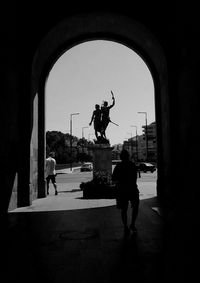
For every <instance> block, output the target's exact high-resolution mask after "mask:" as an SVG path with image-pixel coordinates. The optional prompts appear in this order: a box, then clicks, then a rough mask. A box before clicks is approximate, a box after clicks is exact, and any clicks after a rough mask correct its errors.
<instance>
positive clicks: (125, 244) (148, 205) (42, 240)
mask: <svg viewBox="0 0 200 283" xmlns="http://www.w3.org/2000/svg"><path fill="white" fill-rule="evenodd" d="M56 197H57V196H55V197H54V196H52V198H54V199H55V198H56ZM157 206H158V204H157V199H156V197H154V198H149V199H144V200H141V202H140V211H139V216H138V220H137V228H138V235H137V237H130V238H128V239H124V237H123V227H122V224H121V218H120V211H119V210H118V209H116V206H115V205H114V204H110V205H109V206H104V207H96V208H88V209H72V210H57V211H36V212H32V213H27V212H21V213H9V215H8V218H9V229H8V236H7V240H8V258H9V259H10V261H9V262H10V264H11V266H10V268H9V270H10V271H11V272H8V273H7V275H8V279H9V280H8V281H7V282H9V283H10V282H16V281H17V282H20V283H25V282H29V283H32V282H34V283H35V282H37V283H40V282H41V283H46V282H48V283H61V282H62V283H63V282H67V283H90V282H91V283H94V282H95V283H112V282H122V283H124V282H136V283H138V282H140V283H141V282H142V283H143V282H145V283H146V282H149V283H151V282H152V283H153V282H154V283H155V282H159V283H162V282H164V281H162V278H161V274H162V272H161V271H162V270H161V257H162V228H163V221H162V217H161V216H160V215H159V214H158V213H156V212H155V211H154V210H153V209H152V207H157ZM129 213H130V211H129ZM13 263H14V264H13Z"/></svg>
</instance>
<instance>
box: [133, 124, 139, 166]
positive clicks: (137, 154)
mask: <svg viewBox="0 0 200 283" xmlns="http://www.w3.org/2000/svg"><path fill="white" fill-rule="evenodd" d="M131 127H134V128H135V130H136V132H135V133H136V140H135V142H136V162H138V140H137V126H133V125H131Z"/></svg>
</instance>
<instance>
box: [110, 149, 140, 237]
mask: <svg viewBox="0 0 200 283" xmlns="http://www.w3.org/2000/svg"><path fill="white" fill-rule="evenodd" d="M120 159H121V162H120V163H118V164H117V165H116V166H115V168H114V170H113V174H112V181H113V183H114V184H116V188H117V196H116V203H117V208H118V209H120V210H121V218H122V223H123V225H124V233H125V235H128V234H129V233H130V229H131V231H132V232H133V233H136V232H137V229H136V227H135V222H136V218H137V215H138V209H139V201H140V200H139V190H138V187H137V169H136V166H135V163H134V162H132V161H130V157H129V153H128V151H127V150H125V149H123V150H122V151H121V153H120ZM129 202H130V203H131V206H132V215H131V224H130V227H129V226H128V218H127V211H128V205H129Z"/></svg>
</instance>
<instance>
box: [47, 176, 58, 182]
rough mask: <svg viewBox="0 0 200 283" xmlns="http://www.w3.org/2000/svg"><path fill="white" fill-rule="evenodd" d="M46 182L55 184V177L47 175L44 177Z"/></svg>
mask: <svg viewBox="0 0 200 283" xmlns="http://www.w3.org/2000/svg"><path fill="white" fill-rule="evenodd" d="M46 180H47V182H50V181H51V182H52V183H53V184H55V183H56V175H49V176H47V177H46Z"/></svg>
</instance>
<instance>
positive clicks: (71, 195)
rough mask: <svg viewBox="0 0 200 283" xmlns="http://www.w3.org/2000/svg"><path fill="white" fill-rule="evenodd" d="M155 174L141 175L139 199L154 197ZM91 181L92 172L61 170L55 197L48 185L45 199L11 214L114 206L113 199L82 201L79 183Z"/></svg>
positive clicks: (35, 201)
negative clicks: (47, 193)
mask: <svg viewBox="0 0 200 283" xmlns="http://www.w3.org/2000/svg"><path fill="white" fill-rule="evenodd" d="M156 178H157V173H156V172H154V173H141V178H138V180H137V184H138V188H139V191H140V199H141V200H143V199H148V198H152V197H155V196H156ZM91 179H92V172H83V173H82V172H80V170H79V169H78V168H77V169H75V170H73V171H70V169H65V170H61V171H60V172H59V174H58V175H57V190H58V195H56V196H55V191H54V188H53V185H52V184H50V190H49V195H48V196H47V197H46V198H42V199H36V200H34V201H33V202H32V204H31V205H30V206H28V207H21V208H17V209H14V210H12V211H11V212H33V211H54V210H73V209H86V208H95V207H96V208H98V207H105V206H112V205H115V204H116V201H115V199H83V198H82V197H83V192H82V191H81V190H80V187H79V185H80V183H81V182H86V181H88V180H91Z"/></svg>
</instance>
